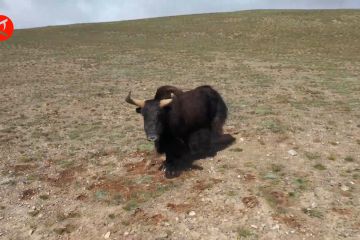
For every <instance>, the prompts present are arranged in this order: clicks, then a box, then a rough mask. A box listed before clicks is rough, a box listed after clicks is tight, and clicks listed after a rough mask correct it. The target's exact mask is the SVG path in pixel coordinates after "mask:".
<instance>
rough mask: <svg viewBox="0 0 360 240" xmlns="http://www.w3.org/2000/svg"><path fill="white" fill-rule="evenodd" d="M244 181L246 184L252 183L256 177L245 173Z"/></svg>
mask: <svg viewBox="0 0 360 240" xmlns="http://www.w3.org/2000/svg"><path fill="white" fill-rule="evenodd" d="M244 180H245V181H246V182H252V181H255V180H256V176H255V175H254V174H251V173H246V174H245V175H244Z"/></svg>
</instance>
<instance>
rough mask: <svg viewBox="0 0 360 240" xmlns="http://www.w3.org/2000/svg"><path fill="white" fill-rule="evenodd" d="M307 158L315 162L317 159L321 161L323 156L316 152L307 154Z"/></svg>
mask: <svg viewBox="0 0 360 240" xmlns="http://www.w3.org/2000/svg"><path fill="white" fill-rule="evenodd" d="M305 156H306V157H307V158H308V159H309V160H315V159H319V158H320V157H321V155H320V154H319V153H316V152H305Z"/></svg>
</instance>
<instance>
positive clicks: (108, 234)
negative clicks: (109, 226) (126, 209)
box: [104, 231, 110, 239]
mask: <svg viewBox="0 0 360 240" xmlns="http://www.w3.org/2000/svg"><path fill="white" fill-rule="evenodd" d="M104 238H105V239H109V238H110V231H109V232H107V233H106V234H105V235H104Z"/></svg>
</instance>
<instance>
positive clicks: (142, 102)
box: [125, 91, 145, 108]
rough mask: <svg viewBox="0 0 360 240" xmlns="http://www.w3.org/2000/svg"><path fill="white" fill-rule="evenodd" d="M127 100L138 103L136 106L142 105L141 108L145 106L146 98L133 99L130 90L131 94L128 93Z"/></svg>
mask: <svg viewBox="0 0 360 240" xmlns="http://www.w3.org/2000/svg"><path fill="white" fill-rule="evenodd" d="M125 101H126V102H127V103H130V104H133V105H136V106H138V107H141V108H143V107H144V106H145V100H139V99H133V98H131V91H130V92H129V94H128V95H127V97H126V99H125Z"/></svg>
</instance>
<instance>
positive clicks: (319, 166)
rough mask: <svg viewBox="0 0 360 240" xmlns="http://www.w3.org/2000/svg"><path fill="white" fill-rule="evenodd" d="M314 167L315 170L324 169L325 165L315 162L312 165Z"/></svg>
mask: <svg viewBox="0 0 360 240" xmlns="http://www.w3.org/2000/svg"><path fill="white" fill-rule="evenodd" d="M314 168H315V169H317V170H321V171H322V170H326V167H325V166H324V165H323V164H321V163H317V164H315V165H314Z"/></svg>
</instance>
